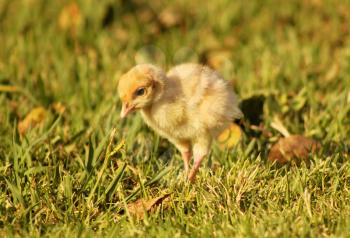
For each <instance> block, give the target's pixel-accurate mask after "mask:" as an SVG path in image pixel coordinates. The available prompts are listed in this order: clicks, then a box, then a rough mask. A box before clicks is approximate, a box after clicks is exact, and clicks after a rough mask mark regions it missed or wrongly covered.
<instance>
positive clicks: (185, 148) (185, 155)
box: [171, 140, 192, 174]
mask: <svg viewBox="0 0 350 238" xmlns="http://www.w3.org/2000/svg"><path fill="white" fill-rule="evenodd" d="M171 142H172V143H173V144H174V145H175V147H176V148H177V149H178V150H179V151H180V153H181V157H182V160H183V161H184V168H185V173H186V174H188V171H189V162H190V159H191V157H192V153H191V144H190V143H189V142H188V141H179V140H172V141H171Z"/></svg>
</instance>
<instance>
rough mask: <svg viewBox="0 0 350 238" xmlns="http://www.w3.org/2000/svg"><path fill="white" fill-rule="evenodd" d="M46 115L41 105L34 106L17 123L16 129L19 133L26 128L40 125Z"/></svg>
mask: <svg viewBox="0 0 350 238" xmlns="http://www.w3.org/2000/svg"><path fill="white" fill-rule="evenodd" d="M46 116H47V112H46V110H45V108H43V107H36V108H34V109H33V110H31V111H30V112H29V113H28V114H27V116H26V117H25V118H24V119H23V120H22V121H20V122H19V123H18V131H19V133H20V134H21V135H23V134H25V133H26V132H27V130H28V129H30V128H33V127H37V126H39V125H41V124H42V123H43V122H44V120H45V118H46Z"/></svg>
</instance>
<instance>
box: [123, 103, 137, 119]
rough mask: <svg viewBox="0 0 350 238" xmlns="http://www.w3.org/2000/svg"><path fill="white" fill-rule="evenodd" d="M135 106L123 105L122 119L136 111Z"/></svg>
mask: <svg viewBox="0 0 350 238" xmlns="http://www.w3.org/2000/svg"><path fill="white" fill-rule="evenodd" d="M134 109H135V106H133V105H129V103H123V106H122V110H121V112H120V117H121V118H124V117H126V116H127V115H128V114H129V113H130V112H132V111H134Z"/></svg>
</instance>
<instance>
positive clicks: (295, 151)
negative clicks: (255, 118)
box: [268, 135, 321, 164]
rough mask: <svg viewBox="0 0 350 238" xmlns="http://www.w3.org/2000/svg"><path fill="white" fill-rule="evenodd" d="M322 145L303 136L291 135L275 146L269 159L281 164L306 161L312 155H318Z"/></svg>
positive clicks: (280, 140)
mask: <svg viewBox="0 0 350 238" xmlns="http://www.w3.org/2000/svg"><path fill="white" fill-rule="evenodd" d="M320 147H321V145H320V143H318V142H317V141H315V140H313V139H310V138H306V137H304V136H302V135H291V136H288V137H286V138H281V139H279V140H278V141H277V143H276V144H274V145H273V146H272V148H271V150H270V152H269V155H268V159H269V160H270V161H271V162H274V161H276V162H277V163H279V164H286V163H288V162H291V161H294V162H296V163H300V162H301V161H306V162H307V159H308V156H309V154H310V153H316V152H317V151H318V150H319V149H320Z"/></svg>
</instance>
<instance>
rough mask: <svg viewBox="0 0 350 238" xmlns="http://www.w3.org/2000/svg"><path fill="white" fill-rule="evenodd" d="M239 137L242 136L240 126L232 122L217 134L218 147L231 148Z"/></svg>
mask: <svg viewBox="0 0 350 238" xmlns="http://www.w3.org/2000/svg"><path fill="white" fill-rule="evenodd" d="M241 137H242V131H241V128H240V127H239V126H238V125H237V124H235V123H232V124H231V125H230V126H229V127H228V128H227V129H225V130H224V131H223V132H222V133H221V134H220V135H219V136H218V138H217V139H218V142H219V147H220V148H221V149H225V148H228V149H229V148H233V147H234V146H235V145H237V144H238V142H239V141H240V139H241Z"/></svg>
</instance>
